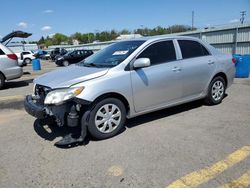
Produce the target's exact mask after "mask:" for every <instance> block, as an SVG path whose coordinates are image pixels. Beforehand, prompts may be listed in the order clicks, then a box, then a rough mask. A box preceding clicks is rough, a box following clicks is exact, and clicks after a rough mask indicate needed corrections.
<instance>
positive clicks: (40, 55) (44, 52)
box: [35, 50, 48, 59]
mask: <svg viewBox="0 0 250 188" xmlns="http://www.w3.org/2000/svg"><path fill="white" fill-rule="evenodd" d="M46 54H48V52H47V51H44V50H38V51H36V52H35V57H36V58H37V59H41V58H43V57H44V56H45V55H46Z"/></svg>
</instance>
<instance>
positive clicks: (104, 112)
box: [88, 98, 126, 139]
mask: <svg viewBox="0 0 250 188" xmlns="http://www.w3.org/2000/svg"><path fill="white" fill-rule="evenodd" d="M125 120H126V109H125V106H124V104H123V103H122V102H121V101H120V100H119V99H116V98H107V99H104V100H102V101H100V102H98V103H97V104H96V105H94V107H93V109H92V110H91V112H90V117H89V125H88V130H89V132H90V134H91V135H92V136H93V137H95V138H96V139H106V138H110V137H112V136H115V135H116V134H117V133H118V132H120V131H121V130H122V128H123V127H124V123H125Z"/></svg>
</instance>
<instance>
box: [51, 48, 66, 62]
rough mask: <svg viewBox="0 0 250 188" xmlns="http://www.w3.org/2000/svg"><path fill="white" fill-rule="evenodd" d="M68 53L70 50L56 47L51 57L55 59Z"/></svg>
mask: <svg viewBox="0 0 250 188" xmlns="http://www.w3.org/2000/svg"><path fill="white" fill-rule="evenodd" d="M66 53H68V51H67V50H65V49H64V48H55V49H54V50H52V51H51V52H50V57H51V59H52V60H53V61H54V60H56V57H58V56H63V55H65V54H66Z"/></svg>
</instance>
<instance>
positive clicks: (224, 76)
mask: <svg viewBox="0 0 250 188" xmlns="http://www.w3.org/2000/svg"><path fill="white" fill-rule="evenodd" d="M217 76H221V77H222V78H223V79H224V80H225V84H226V87H227V82H228V81H227V75H226V74H225V73H223V72H219V73H217V74H216V75H215V76H214V77H213V79H214V78H215V77H217ZM213 79H212V80H213Z"/></svg>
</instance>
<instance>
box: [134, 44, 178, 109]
mask: <svg viewBox="0 0 250 188" xmlns="http://www.w3.org/2000/svg"><path fill="white" fill-rule="evenodd" d="M139 58H149V59H150V61H151V66H149V67H145V68H140V69H135V70H132V71H131V82H132V90H133V99H134V107H135V111H136V112H140V111H145V110H150V109H152V108H154V107H156V108H157V107H161V106H164V105H165V104H167V103H171V102H173V101H175V100H177V99H179V98H180V97H181V85H182V84H181V82H180V62H179V61H177V60H176V52H175V46H174V43H173V41H172V40H167V41H158V42H156V43H154V44H151V45H150V46H148V47H147V48H146V49H145V50H144V51H142V53H141V54H140V55H139V56H138V57H137V59H139Z"/></svg>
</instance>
